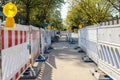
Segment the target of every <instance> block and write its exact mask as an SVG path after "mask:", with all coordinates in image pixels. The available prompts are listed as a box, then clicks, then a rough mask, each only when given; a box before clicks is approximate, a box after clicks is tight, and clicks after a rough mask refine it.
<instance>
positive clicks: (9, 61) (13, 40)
mask: <svg viewBox="0 0 120 80" xmlns="http://www.w3.org/2000/svg"><path fill="white" fill-rule="evenodd" d="M28 32H29V28H28V26H23V25H18V24H17V25H16V28H14V29H5V28H1V29H0V43H1V53H0V80H17V79H18V78H19V77H20V75H21V74H22V73H23V72H24V71H25V70H26V69H27V68H28V66H29V50H28V49H27V45H28V42H29V37H28V36H29V33H28Z"/></svg>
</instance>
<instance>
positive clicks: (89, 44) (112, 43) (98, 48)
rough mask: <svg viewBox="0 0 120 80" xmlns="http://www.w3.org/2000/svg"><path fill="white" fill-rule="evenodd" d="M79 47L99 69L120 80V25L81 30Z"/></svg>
mask: <svg viewBox="0 0 120 80" xmlns="http://www.w3.org/2000/svg"><path fill="white" fill-rule="evenodd" d="M78 33H79V40H78V41H79V46H80V47H81V48H82V49H83V50H84V51H85V52H86V53H87V55H88V56H89V57H90V58H91V59H93V60H94V61H95V62H96V63H97V64H98V67H99V68H100V69H101V70H102V71H104V72H105V73H106V74H108V75H109V76H110V77H112V78H113V79H114V80H119V79H120V24H114V25H106V26H105V25H103V24H102V26H99V25H98V26H89V27H85V28H82V29H79V31H78Z"/></svg>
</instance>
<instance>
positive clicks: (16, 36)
mask: <svg viewBox="0 0 120 80" xmlns="http://www.w3.org/2000/svg"><path fill="white" fill-rule="evenodd" d="M15 45H18V31H15Z"/></svg>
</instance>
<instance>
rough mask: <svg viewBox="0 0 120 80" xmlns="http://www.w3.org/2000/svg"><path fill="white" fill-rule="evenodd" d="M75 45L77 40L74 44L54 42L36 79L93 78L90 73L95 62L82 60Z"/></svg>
mask: <svg viewBox="0 0 120 80" xmlns="http://www.w3.org/2000/svg"><path fill="white" fill-rule="evenodd" d="M73 36H74V34H73ZM76 38H77V35H76ZM77 45H78V44H77V42H76V44H69V43H68V42H57V43H54V44H53V47H54V50H53V51H52V52H51V53H50V54H49V58H48V60H47V61H46V62H45V63H44V64H43V65H42V69H41V72H40V74H39V76H38V78H37V79H36V80H95V79H94V77H93V76H92V74H91V73H90V70H91V69H92V68H94V67H95V64H94V63H85V62H84V61H83V60H82V56H84V53H78V50H79V49H78V50H75V49H74V48H75V47H76V46H77Z"/></svg>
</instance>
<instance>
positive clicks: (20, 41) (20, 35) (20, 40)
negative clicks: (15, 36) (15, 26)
mask: <svg viewBox="0 0 120 80" xmlns="http://www.w3.org/2000/svg"><path fill="white" fill-rule="evenodd" d="M20 44H22V31H20Z"/></svg>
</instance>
